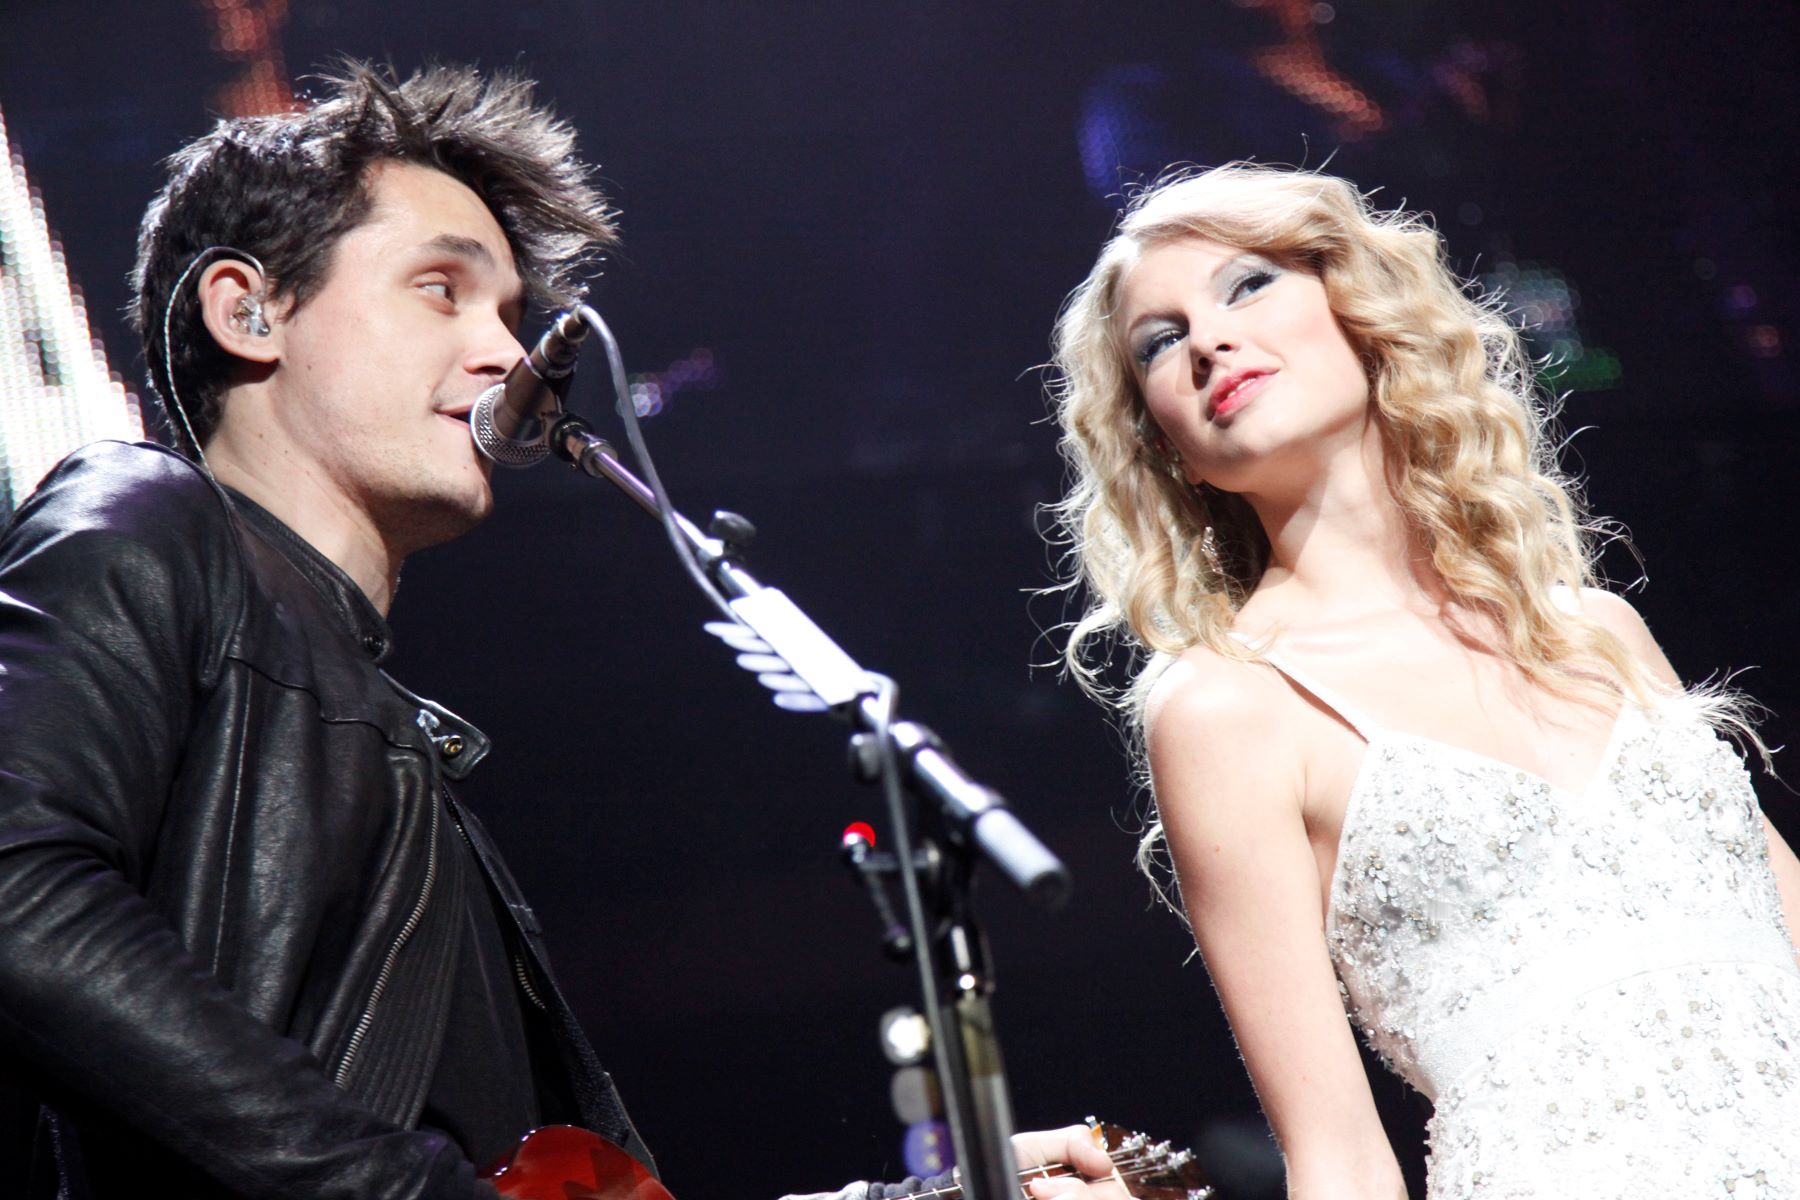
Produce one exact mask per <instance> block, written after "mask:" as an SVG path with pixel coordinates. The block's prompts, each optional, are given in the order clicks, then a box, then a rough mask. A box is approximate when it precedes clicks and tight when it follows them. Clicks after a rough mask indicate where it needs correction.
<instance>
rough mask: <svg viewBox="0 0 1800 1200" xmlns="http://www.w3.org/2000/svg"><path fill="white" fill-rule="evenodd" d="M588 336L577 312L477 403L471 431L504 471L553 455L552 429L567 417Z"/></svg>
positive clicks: (556, 324) (564, 318) (561, 321)
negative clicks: (577, 360) (564, 400)
mask: <svg viewBox="0 0 1800 1200" xmlns="http://www.w3.org/2000/svg"><path fill="white" fill-rule="evenodd" d="M587 335H588V323H587V322H586V321H584V320H583V319H582V317H581V314H580V312H579V311H577V310H570V311H569V312H566V313H563V314H562V315H560V316H558V317H557V318H556V320H554V321H552V322H550V328H549V329H547V330H546V331H545V332H544V336H543V337H541V338H539V339H538V344H537V345H535V346H533V347H532V348H531V353H530V354H527V355H526V356H525V357H524V358H521V359H520V360H519V361H518V363H517V364H516V365H514V367H513V369H512V370H510V371H508V372H507V373H506V378H505V379H504V380H502V381H501V382H499V383H496V384H495V385H494V386H493V387H491V388H489V389H488V390H487V391H485V392H483V393H481V398H480V399H479V400H477V401H475V408H474V410H473V411H471V412H470V413H469V432H470V433H471V434H473V435H474V437H475V448H476V449H478V450H480V451H481V453H482V454H484V455H486V456H487V457H488V458H490V459H492V460H493V461H494V462H496V463H498V464H499V465H501V466H503V467H529V466H534V465H536V464H537V463H539V462H541V461H542V460H543V458H544V456H545V455H547V454H549V453H550V427H551V426H552V425H554V424H555V423H556V421H557V418H559V417H561V416H562V415H563V407H562V398H563V396H564V395H566V394H567V393H568V390H569V384H570V383H571V382H573V380H574V375H575V357H576V355H578V354H579V353H580V352H581V340H582V339H583V338H585V337H587Z"/></svg>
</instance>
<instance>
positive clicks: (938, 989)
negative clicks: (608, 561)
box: [549, 317, 1070, 1200]
mask: <svg viewBox="0 0 1800 1200" xmlns="http://www.w3.org/2000/svg"><path fill="white" fill-rule="evenodd" d="M594 319H595V320H597V317H596V318H594ZM597 327H598V328H600V329H601V330H602V332H604V325H599V326H597ZM605 340H606V342H607V344H608V350H609V353H610V351H611V350H612V345H611V339H610V335H609V336H607V337H606V338H605ZM615 368H616V364H615ZM619 373H621V372H618V371H617V370H615V374H619ZM619 403H620V404H621V405H627V404H630V403H631V400H630V398H629V396H628V395H626V394H624V393H623V392H622V393H621V395H620V397H619ZM549 444H550V448H551V451H552V453H554V454H555V455H556V456H557V457H558V458H561V459H562V460H563V461H564V462H566V463H569V464H570V465H571V466H573V467H574V468H575V469H576V470H579V471H581V472H582V473H583V474H585V475H588V476H590V477H592V478H596V479H605V480H608V481H609V482H611V483H612V484H614V485H615V486H616V487H618V489H619V490H620V491H622V492H624V493H625V494H626V495H627V496H629V497H630V498H631V499H632V500H634V501H635V502H636V503H637V504H638V506H639V507H640V508H642V509H643V510H644V511H645V512H647V513H649V514H650V515H652V516H654V517H656V518H657V519H658V520H659V521H664V523H665V525H666V526H667V527H668V528H669V530H670V536H671V537H672V538H679V539H680V540H681V541H682V542H685V543H686V549H687V550H688V551H689V553H690V554H691V558H690V559H689V561H690V562H692V563H694V564H696V565H697V566H698V569H699V571H700V572H701V573H702V574H703V575H704V576H705V577H706V579H707V580H710V582H711V583H712V584H713V585H714V586H715V587H716V588H717V589H718V591H719V592H720V593H722V594H723V596H724V597H725V598H726V603H727V606H728V610H729V611H728V615H729V616H731V617H732V620H731V621H729V622H712V623H709V624H708V626H707V629H708V631H709V632H712V633H715V634H716V635H718V636H720V637H721V638H722V639H723V640H725V641H726V642H727V643H728V644H730V645H732V646H733V647H735V648H737V649H739V650H740V651H743V652H744V653H742V654H741V655H740V657H739V660H738V661H739V663H740V665H743V666H745V667H747V668H749V669H751V670H755V671H757V672H758V673H759V678H760V679H761V680H762V682H763V683H764V684H765V685H766V686H769V687H770V688H771V689H774V690H775V691H776V693H777V694H776V702H777V703H778V704H780V705H781V706H782V707H784V708H793V709H798V710H800V711H809V710H810V711H824V710H829V711H831V712H833V713H834V714H835V715H837V716H838V717H840V718H841V719H843V720H845V721H848V722H849V723H850V724H851V725H852V726H853V727H854V728H855V730H856V732H855V733H854V734H853V735H852V736H851V739H850V751H851V753H850V759H851V767H852V771H853V773H854V774H855V775H856V776H857V778H858V779H860V780H861V781H863V782H874V781H876V780H879V781H880V782H881V783H882V785H883V790H884V792H885V794H886V800H887V809H888V817H889V820H890V821H891V822H892V824H893V828H894V839H895V844H896V851H895V855H894V859H895V863H896V868H897V870H898V873H899V875H900V880H901V885H902V889H903V891H904V894H905V897H906V908H907V917H908V924H909V926H910V927H911V930H912V944H913V946H914V948H915V950H914V953H913V960H914V962H915V963H916V964H917V965H918V970H919V985H920V990H921V992H922V993H923V996H924V1001H925V1015H926V1017H927V1019H928V1020H929V1022H930V1025H931V1041H932V1048H933V1051H934V1053H935V1055H936V1059H937V1068H938V1077H939V1079H940V1080H941V1081H942V1086H943V1096H944V1112H945V1119H946V1122H947V1123H948V1124H949V1126H950V1131H951V1137H952V1140H953V1145H954V1146H955V1151H956V1161H957V1164H958V1167H959V1171H960V1174H961V1177H962V1179H961V1181H962V1187H963V1192H964V1195H965V1196H966V1197H967V1198H968V1200H1018V1197H1019V1183H1018V1172H1017V1168H1016V1167H1015V1166H1014V1164H1013V1155H1012V1146H1011V1138H1012V1133H1013V1117H1012V1104H1011V1101H1010V1098H1009V1094H1008V1091H1007V1086H1006V1074H1005V1070H1004V1068H1003V1066H1002V1064H1001V1059H1000V1043H999V1039H998V1037H997V1036H996V1033H995V1029H994V1019H993V1012H992V1009H991V1007H990V1005H989V997H990V995H991V994H992V992H993V990H994V980H993V972H992V967H991V965H990V963H989V961H988V953H987V944H986V940H985V939H984V938H983V936H982V934H981V931H980V928H979V927H978V926H977V925H976V923H975V919H974V914H973V910H972V906H971V903H970V885H971V883H972V880H973V876H974V872H975V868H976V866H977V864H978V862H979V861H980V860H981V859H986V860H987V861H988V862H990V863H992V864H993V865H994V866H995V867H996V868H998V869H999V871H1000V872H1001V873H1002V874H1003V875H1005V876H1006V877H1007V878H1008V879H1009V880H1011V881H1012V882H1013V884H1015V885H1016V886H1017V887H1018V888H1019V889H1020V890H1021V891H1022V892H1023V893H1024V894H1025V896H1026V898H1027V899H1028V900H1029V901H1031V902H1032V903H1033V904H1036V905H1037V906H1039V907H1042V908H1047V909H1048V908H1055V907H1058V906H1060V905H1061V904H1062V903H1064V902H1065V901H1066V900H1067V899H1068V894H1069V886H1070V885H1069V873H1068V869H1067V868H1066V867H1064V866H1063V864H1062V863H1061V862H1060V861H1059V860H1058V859H1057V858H1056V856H1055V855H1053V854H1051V853H1050V851H1049V850H1048V849H1047V848H1045V846H1044V845H1043V843H1042V842H1040V841H1038V839H1037V838H1036V836H1034V835H1033V834H1032V833H1031V831H1030V830H1029V829H1027V828H1026V827H1025V825H1024V823H1023V822H1021V821H1020V820H1019V819H1018V817H1017V816H1015V815H1014V814H1013V812H1012V810H1011V809H1009V808H1007V807H1006V804H1005V801H1004V800H1002V799H1001V797H1000V796H999V794H998V793H996V792H994V791H992V790H990V789H989V788H986V787H983V786H982V785H981V784H979V783H976V782H975V781H974V780H973V779H971V778H969V776H967V775H966V774H964V773H963V771H962V770H961V768H959V767H958V766H957V765H956V763H955V761H954V760H953V759H952V758H951V757H950V755H949V753H948V751H947V750H946V749H945V748H944V745H943V743H942V742H941V741H940V740H939V739H938V737H937V735H936V734H934V733H932V732H931V730H929V729H927V728H926V727H925V726H923V725H920V724H917V723H915V722H912V721H896V720H895V719H894V717H895V706H896V702H897V699H898V688H897V687H896V686H895V685H894V683H893V681H892V680H889V679H886V678H885V677H883V676H880V675H876V674H873V673H872V672H868V671H864V670H863V669H862V668H861V667H860V666H858V665H857V664H856V662H855V661H854V660H853V659H851V657H850V656H849V655H848V654H846V653H845V652H844V651H843V650H842V649H840V648H839V647H838V645H837V643H835V642H833V641H832V640H831V638H830V637H828V636H827V635H826V634H825V632H824V631H823V630H821V629H820V628H819V627H818V626H817V625H816V624H814V623H813V621H812V620H811V619H810V618H809V617H807V615H806V614H805V613H804V612H802V611H801V610H800V608H799V607H798V606H797V605H795V604H794V603H793V601H791V600H789V599H788V598H787V597H786V596H784V595H783V594H782V593H781V592H779V591H777V590H776V589H774V588H769V587H764V586H763V585H762V584H761V583H759V582H758V581H757V580H756V579H755V578H754V577H753V576H752V575H751V574H750V573H749V572H748V571H747V570H745V569H744V565H743V561H742V555H743V548H744V546H745V545H747V544H748V542H749V541H750V539H751V538H752V537H754V536H755V530H754V528H753V527H752V526H751V525H750V522H748V521H746V520H745V519H744V518H742V517H740V516H738V515H736V514H735V513H719V514H717V515H716V516H715V517H714V519H713V521H712V524H711V528H710V530H709V531H708V532H705V533H703V532H702V531H701V530H700V529H699V528H698V527H697V526H695V525H694V524H693V522H691V521H689V520H688V519H687V518H686V517H684V516H682V515H681V514H680V513H677V512H673V511H672V510H670V512H669V517H670V518H671V519H670V520H666V521H665V520H664V509H663V508H662V507H661V506H660V505H659V504H658V498H657V494H656V492H655V491H653V490H652V489H651V488H650V487H649V486H648V485H646V484H645V483H644V482H643V481H642V480H640V479H638V478H637V477H636V476H635V475H633V474H632V473H631V472H630V471H628V470H627V469H626V468H625V467H624V466H623V465H622V464H621V463H620V462H619V460H618V458H617V457H616V456H615V455H614V453H613V450H612V447H611V446H610V445H609V444H608V443H607V442H606V440H605V439H603V438H601V437H599V436H597V435H596V434H595V433H594V431H593V429H592V427H591V426H589V425H588V423H587V422H586V421H585V420H583V419H582V418H581V417H579V416H575V415H574V414H564V415H563V416H562V417H561V419H560V420H558V421H556V423H555V424H554V425H553V426H552V427H551V429H550V431H549ZM650 473H651V477H652V479H654V478H655V476H654V473H653V470H652V471H650ZM677 549H678V550H680V549H681V547H680V546H677ZM902 788H905V789H906V790H908V791H910V792H911V793H912V794H913V795H914V796H915V797H916V798H918V799H919V800H921V801H923V802H924V803H921V804H920V805H918V806H917V807H916V809H915V811H916V813H917V822H916V828H917V833H918V836H919V839H920V846H921V848H922V849H924V851H925V852H924V853H917V852H915V845H914V841H913V834H914V822H913V821H910V820H909V819H908V811H907V806H906V804H905V801H904V799H903V798H902V794H901V793H902ZM932 848H935V850H936V851H937V853H935V854H933V853H931V849H932ZM922 860H937V861H938V862H939V863H940V865H939V866H938V867H937V868H936V869H931V870H927V871H924V872H921V871H920V869H919V867H920V864H921V861H922Z"/></svg>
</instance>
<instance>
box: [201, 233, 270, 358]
mask: <svg viewBox="0 0 1800 1200" xmlns="http://www.w3.org/2000/svg"><path fill="white" fill-rule="evenodd" d="M267 286H268V281H267V280H265V279H264V278H263V274H262V272H261V271H259V270H257V269H256V268H255V267H253V266H251V265H250V264H249V263H247V262H244V261H243V260H241V259H236V258H221V259H220V260H219V261H218V262H215V263H213V264H212V265H211V266H209V267H207V268H206V270H205V271H204V272H202V273H201V275H200V282H199V284H198V285H197V287H198V291H199V297H200V319H201V320H203V321H204V322H206V331H207V332H208V333H210V334H212V339H213V341H215V342H217V343H218V344H219V348H220V349H222V350H224V351H225V353H227V354H230V355H232V356H233V357H235V358H241V359H244V360H246V361H247V362H253V363H275V362H277V361H279V360H280V358H281V332H280V322H279V321H277V320H276V319H275V316H274V314H273V313H271V312H270V311H269V309H270V306H271V302H270V301H269V299H268V298H267V296H266V295H265V294H264V292H265V289H266V288H267Z"/></svg>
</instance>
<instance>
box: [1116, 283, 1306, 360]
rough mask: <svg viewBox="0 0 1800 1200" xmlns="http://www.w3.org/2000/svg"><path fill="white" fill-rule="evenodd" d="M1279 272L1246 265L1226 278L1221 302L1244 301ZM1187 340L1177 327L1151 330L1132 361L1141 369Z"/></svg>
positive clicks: (1227, 304) (1226, 305) (1183, 332)
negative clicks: (1183, 339) (1175, 345)
mask: <svg viewBox="0 0 1800 1200" xmlns="http://www.w3.org/2000/svg"><path fill="white" fill-rule="evenodd" d="M1279 275H1280V272H1279V271H1278V270H1276V268H1274V267H1273V266H1270V265H1269V264H1268V263H1265V262H1261V261H1258V262H1252V263H1246V264H1245V265H1243V266H1242V267H1240V268H1239V269H1238V270H1237V271H1236V272H1235V273H1234V274H1233V275H1231V276H1230V277H1229V282H1228V283H1227V284H1226V285H1225V290H1224V293H1223V294H1222V295H1221V296H1220V301H1221V303H1222V304H1223V305H1224V307H1226V308H1229V307H1231V306H1232V305H1234V304H1236V303H1238V302H1239V301H1241V300H1246V299H1248V298H1249V297H1251V296H1254V295H1256V293H1258V292H1260V291H1262V290H1263V289H1264V288H1266V287H1268V286H1269V285H1270V284H1271V283H1274V282H1275V280H1276V278H1277V277H1278V276H1279ZM1185 336H1187V330H1186V329H1184V328H1182V327H1180V326H1176V325H1167V326H1164V327H1162V328H1160V329H1156V330H1152V331H1151V333H1150V334H1149V336H1148V337H1146V338H1145V339H1144V340H1143V341H1141V342H1139V343H1138V347H1137V350H1136V351H1135V352H1134V354H1133V357H1134V358H1136V359H1137V364H1138V366H1140V367H1147V366H1149V365H1150V364H1151V363H1152V362H1153V361H1155V359H1156V357H1157V355H1159V354H1161V353H1162V352H1163V351H1164V350H1167V349H1168V348H1169V347H1170V346H1173V345H1174V344H1175V343H1176V342H1179V341H1180V340H1181V339H1182V338H1183V337H1185Z"/></svg>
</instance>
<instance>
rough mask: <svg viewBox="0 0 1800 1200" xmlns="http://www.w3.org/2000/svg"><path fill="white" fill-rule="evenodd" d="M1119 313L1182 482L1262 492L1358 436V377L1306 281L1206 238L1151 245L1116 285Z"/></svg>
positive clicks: (1361, 379)
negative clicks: (1278, 474)
mask: <svg viewBox="0 0 1800 1200" xmlns="http://www.w3.org/2000/svg"><path fill="white" fill-rule="evenodd" d="M1118 313H1119V317H1118V319H1119V320H1120V321H1121V322H1122V325H1121V326H1120V327H1121V328H1122V329H1123V330H1124V334H1125V346H1126V348H1127V352H1128V353H1129V354H1130V356H1131V362H1132V366H1133V369H1134V370H1135V371H1136V373H1137V379H1138V384H1139V387H1140V388H1141V389H1142V393H1143V397H1144V403H1145V405H1146V407H1147V408H1148V409H1149V411H1150V416H1151V417H1152V418H1153V419H1154V420H1155V422H1156V425H1157V427H1158V428H1159V429H1160V430H1161V431H1162V434H1163V436H1164V438H1166V439H1167V441H1168V443H1169V446H1170V447H1171V448H1172V449H1174V450H1176V451H1178V452H1179V453H1180V455H1181V460H1182V468H1181V469H1182V471H1183V473H1184V474H1185V475H1186V477H1187V479H1188V481H1189V482H1191V483H1200V482H1206V483H1210V484H1212V485H1213V486H1214V487H1217V488H1220V489H1222V490H1224V491H1228V492H1257V491H1263V490H1266V489H1267V488H1268V487H1271V486H1274V485H1276V483H1277V482H1278V481H1277V480H1276V479H1274V478H1271V477H1270V474H1269V473H1270V472H1271V471H1278V470H1282V469H1284V465H1285V469H1286V470H1287V471H1288V472H1290V473H1291V472H1295V471H1303V470H1305V469H1306V466H1307V464H1309V463H1310V464H1313V465H1314V466H1315V468H1316V466H1317V465H1319V464H1323V463H1324V462H1326V461H1328V459H1329V456H1330V454H1331V452H1332V451H1333V450H1335V449H1337V448H1340V447H1344V446H1351V445H1355V444H1360V442H1361V440H1362V438H1363V437H1364V436H1366V433H1367V431H1366V426H1367V423H1368V409H1369V381H1368V376H1367V375H1366V373H1365V372H1364V370H1363V366H1362V363H1361V362H1360V361H1359V360H1358V358H1357V355H1356V351H1355V350H1354V349H1353V348H1352V347H1351V345H1350V342H1349V340H1348V339H1347V338H1345V336H1344V331H1343V330H1342V329H1341V328H1340V327H1339V326H1338V322H1337V318H1336V316H1334V315H1333V313H1332V311H1331V307H1330V305H1329V304H1328V303H1327V302H1326V298H1325V285H1324V284H1323V283H1322V282H1320V280H1319V278H1318V277H1317V276H1315V275H1310V274H1308V273H1306V272H1304V271H1299V270H1293V269H1289V268H1286V267H1281V266H1278V265H1276V264H1275V263H1274V262H1273V261H1271V260H1270V259H1268V258H1265V257H1263V256H1262V255H1260V254H1257V253H1255V252H1252V251H1245V250H1238V249H1236V248H1234V247H1231V246H1225V245H1221V244H1220V243H1218V242H1213V241H1209V240H1207V239H1205V238H1200V237H1189V238H1181V239H1179V240H1175V241H1168V242H1160V243H1157V244H1155V245H1152V246H1150V247H1148V248H1146V249H1145V250H1144V251H1143V253H1142V254H1141V255H1140V256H1139V258H1138V260H1137V262H1136V263H1135V264H1134V265H1133V266H1131V267H1130V268H1128V269H1127V271H1126V272H1125V275H1124V277H1123V278H1122V279H1121V280H1120V284H1119V306H1118ZM1295 482H1303V481H1295Z"/></svg>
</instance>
